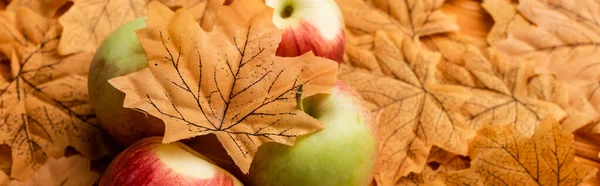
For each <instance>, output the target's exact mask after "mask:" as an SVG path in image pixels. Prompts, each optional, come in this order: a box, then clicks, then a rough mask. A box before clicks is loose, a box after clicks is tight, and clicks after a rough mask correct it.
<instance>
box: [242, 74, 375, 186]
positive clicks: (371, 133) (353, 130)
mask: <svg viewBox="0 0 600 186" xmlns="http://www.w3.org/2000/svg"><path fill="white" fill-rule="evenodd" d="M303 105H304V108H305V112H307V113H308V114H309V115H311V116H313V117H315V118H317V119H318V120H319V121H321V122H322V123H323V124H324V126H325V128H324V129H323V130H320V131H318V132H315V133H312V134H308V135H304V136H300V137H299V138H298V139H297V140H296V143H295V144H294V146H287V145H283V144H277V143H267V144H263V145H262V146H261V147H259V149H258V152H257V154H256V156H255V157H254V160H253V161H252V165H251V167H250V180H251V182H252V185H261V186H263V185H286V186H293V185H310V186H318V185H326V186H336V185H340V186H354V185H356V186H365V185H368V184H369V183H370V182H371V181H372V176H373V172H374V169H375V166H376V161H377V134H376V133H377V130H376V127H375V125H374V122H373V118H372V116H371V114H370V113H369V112H368V111H367V109H366V108H365V107H364V106H363V100H362V99H361V98H360V96H358V94H357V93H356V92H354V91H353V90H352V89H350V88H349V87H348V86H347V85H345V84H344V83H343V82H341V81H338V82H337V83H336V85H335V86H334V87H333V89H332V92H331V94H327V95H324V94H321V95H315V96H311V97H309V98H307V99H305V100H303Z"/></svg>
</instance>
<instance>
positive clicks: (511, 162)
mask: <svg viewBox="0 0 600 186" xmlns="http://www.w3.org/2000/svg"><path fill="white" fill-rule="evenodd" d="M471 146H472V152H470V153H469V155H470V157H471V159H473V160H472V166H471V168H469V169H466V170H462V171H457V172H452V173H449V174H448V175H447V176H446V177H445V178H443V179H441V181H443V182H445V183H446V184H447V185H577V184H580V183H582V182H584V181H585V180H586V179H588V178H590V177H592V176H593V175H594V174H595V173H596V172H597V169H596V168H593V167H591V166H588V165H584V164H581V163H578V162H576V161H575V160H574V158H575V149H574V148H573V135H572V134H571V133H568V132H565V131H563V130H562V129H560V126H559V125H558V123H557V122H556V121H555V120H554V119H552V117H549V118H548V119H545V120H543V121H542V122H541V123H540V124H539V127H538V128H537V129H536V131H535V133H534V135H533V136H532V137H531V138H528V137H527V136H526V135H523V134H521V133H520V132H519V131H518V130H517V129H515V128H514V127H512V125H503V126H489V127H485V128H483V129H482V130H480V131H479V132H478V134H477V137H475V139H474V140H473V144H472V145H471Z"/></svg>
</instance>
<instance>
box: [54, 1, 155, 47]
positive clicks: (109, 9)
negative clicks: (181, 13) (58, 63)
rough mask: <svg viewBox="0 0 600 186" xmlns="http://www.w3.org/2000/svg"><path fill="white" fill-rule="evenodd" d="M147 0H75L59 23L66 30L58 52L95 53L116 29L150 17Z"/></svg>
mask: <svg viewBox="0 0 600 186" xmlns="http://www.w3.org/2000/svg"><path fill="white" fill-rule="evenodd" d="M147 2H148V1H147V0H73V6H72V7H71V8H70V9H69V10H68V11H67V12H65V14H64V15H62V16H61V17H60V18H59V19H58V21H59V22H60V24H61V25H62V26H63V27H64V30H63V33H62V36H61V39H60V43H59V45H58V53H59V54H61V55H67V54H73V53H77V52H93V51H95V50H96V48H97V47H98V46H99V45H100V43H101V42H102V41H103V40H104V38H106V36H108V34H110V33H111V32H112V31H113V30H115V29H116V28H117V27H119V26H120V25H121V24H123V23H125V22H127V21H130V20H133V19H134V18H137V17H141V16H144V15H146V12H147V11H146V6H147Z"/></svg>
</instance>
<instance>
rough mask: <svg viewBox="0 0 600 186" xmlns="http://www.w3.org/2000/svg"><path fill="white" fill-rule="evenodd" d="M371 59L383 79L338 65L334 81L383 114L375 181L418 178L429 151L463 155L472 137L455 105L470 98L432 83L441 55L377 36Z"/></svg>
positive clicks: (394, 38) (450, 87)
mask: <svg viewBox="0 0 600 186" xmlns="http://www.w3.org/2000/svg"><path fill="white" fill-rule="evenodd" d="M373 55H374V56H375V57H376V58H377V60H378V66H379V67H381V71H382V73H383V75H377V74H373V73H370V72H369V71H367V70H364V69H360V68H357V67H351V66H349V65H342V67H341V69H340V74H339V76H338V77H339V78H340V79H341V80H344V81H345V82H347V83H348V84H349V85H350V86H351V87H352V88H353V89H355V90H356V91H357V92H359V93H360V94H361V96H362V97H363V98H364V99H365V100H367V101H369V102H371V103H373V104H374V108H371V109H372V110H373V111H374V112H382V113H381V117H380V120H379V131H380V132H379V138H380V139H381V143H380V144H381V146H380V148H379V149H381V151H380V153H379V158H380V161H381V164H380V167H379V169H380V171H379V173H378V175H377V176H379V178H378V179H380V180H381V181H382V182H383V184H384V185H391V184H393V183H395V182H396V181H397V180H398V179H400V178H401V177H403V176H406V175H408V174H409V173H410V172H417V173H419V172H421V170H422V169H423V168H424V166H425V163H426V159H427V157H428V154H429V150H430V149H431V147H432V145H436V146H439V147H441V148H443V149H445V150H448V151H451V152H454V153H457V154H466V153H467V144H468V140H469V139H470V138H472V137H473V136H474V134H475V132H474V131H473V130H471V129H470V127H469V126H468V125H466V123H465V122H464V118H463V117H462V115H461V114H460V105H462V103H463V102H464V101H466V100H468V99H469V98H470V94H469V93H468V92H467V91H465V90H464V89H462V88H460V87H458V86H453V85H439V84H437V83H436V80H435V78H434V74H435V70H436V69H435V66H436V64H437V63H438V61H439V59H440V55H439V54H437V53H431V52H428V51H426V50H424V49H423V48H422V47H421V46H420V45H419V43H415V42H413V41H412V39H410V38H403V37H402V36H401V35H392V36H388V35H387V34H386V33H385V32H383V31H380V32H377V33H376V36H375V39H374V51H373ZM382 87H386V88H382Z"/></svg>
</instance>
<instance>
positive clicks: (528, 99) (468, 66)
mask: <svg viewBox="0 0 600 186" xmlns="http://www.w3.org/2000/svg"><path fill="white" fill-rule="evenodd" d="M489 56H490V58H491V60H488V59H487V58H486V57H485V56H484V55H483V54H482V53H481V52H480V50H479V49H478V48H477V47H474V46H467V48H466V50H465V52H464V54H463V55H462V58H463V59H462V61H460V62H451V61H445V63H446V64H443V65H438V67H439V70H440V71H441V72H442V74H443V76H444V77H445V78H447V79H451V80H447V81H448V82H453V83H457V84H458V85H461V86H464V87H469V91H470V92H471V93H472V94H473V97H471V99H469V100H468V101H466V102H465V104H464V105H463V106H462V108H461V111H462V113H463V115H465V117H466V118H467V122H468V123H469V125H470V126H471V127H472V128H473V129H480V128H482V127H483V126H485V125H504V124H507V123H512V124H514V125H515V127H516V128H517V130H519V131H520V132H522V133H524V134H525V135H532V134H533V132H534V131H535V129H536V126H537V123H539V121H541V119H543V118H545V117H547V116H548V115H552V116H554V117H555V118H558V119H563V118H564V117H566V115H567V114H566V112H565V111H564V110H563V109H562V108H561V107H559V106H558V105H556V104H553V103H551V102H546V101H543V100H539V99H537V98H535V97H532V96H530V95H529V93H528V91H534V90H529V89H528V88H529V87H528V79H529V78H530V77H531V75H530V74H531V73H530V71H531V70H530V67H529V66H528V65H527V63H519V64H515V63H512V62H509V61H507V59H505V58H503V57H502V56H500V55H498V54H497V52H495V50H490V53H489Z"/></svg>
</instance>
